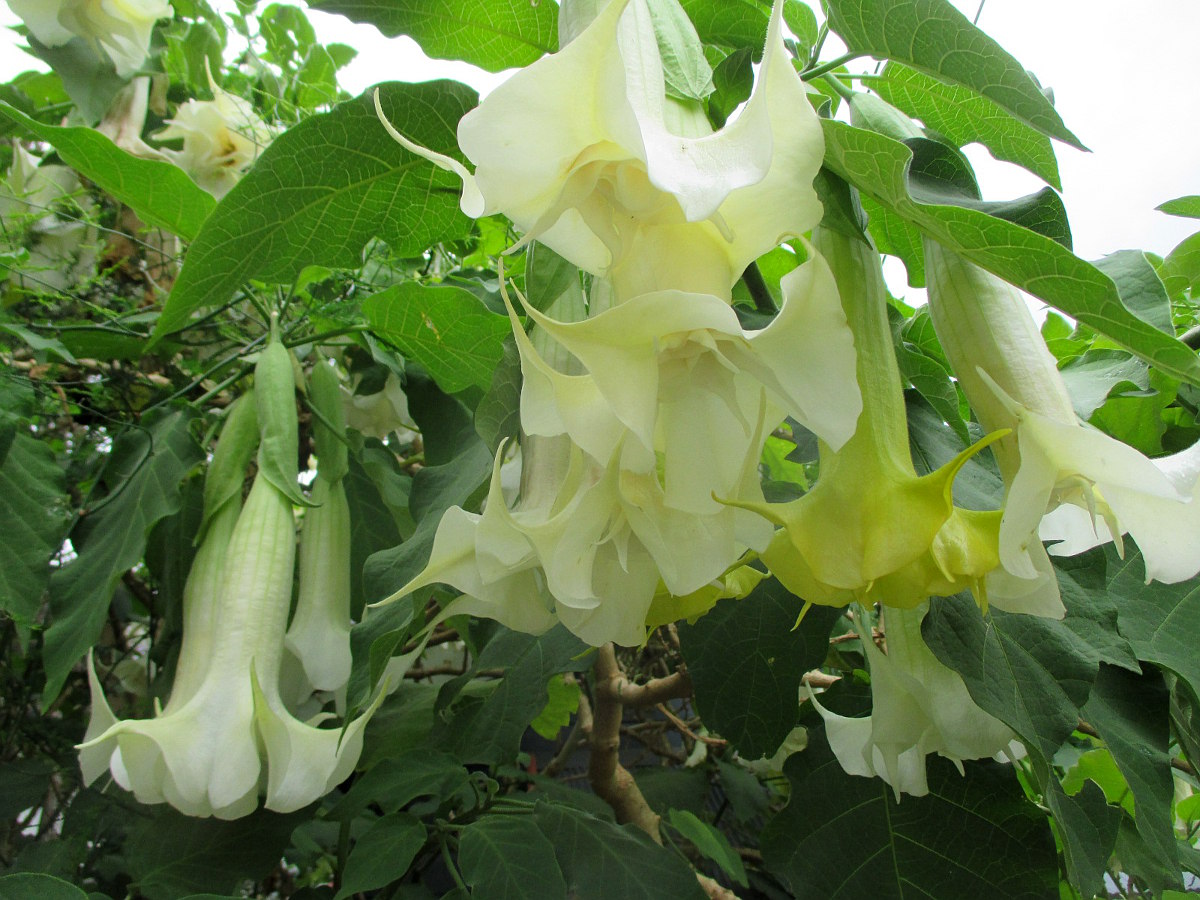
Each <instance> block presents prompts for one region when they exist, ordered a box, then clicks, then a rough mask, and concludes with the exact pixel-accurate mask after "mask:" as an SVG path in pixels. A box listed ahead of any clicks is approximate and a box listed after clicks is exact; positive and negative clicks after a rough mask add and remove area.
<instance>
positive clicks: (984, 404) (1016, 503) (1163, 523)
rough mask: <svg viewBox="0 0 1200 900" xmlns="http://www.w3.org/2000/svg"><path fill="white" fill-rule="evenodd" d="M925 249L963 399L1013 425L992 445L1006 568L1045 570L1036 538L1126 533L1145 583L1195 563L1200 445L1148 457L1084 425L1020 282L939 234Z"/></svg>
mask: <svg viewBox="0 0 1200 900" xmlns="http://www.w3.org/2000/svg"><path fill="white" fill-rule="evenodd" d="M925 258H926V267H927V270H928V271H929V273H930V287H929V309H930V314H931V316H932V318H933V324H934V327H935V329H936V330H937V333H938V337H939V339H940V340H941V343H942V346H943V347H944V348H945V351H946V355H947V357H948V358H949V360H950V362H951V363H952V364H953V366H954V368H955V371H956V373H957V375H958V379H959V383H960V384H961V385H962V388H963V391H964V392H965V393H966V395H967V399H968V400H969V401H970V403H971V406H972V408H973V409H974V410H975V413H976V415H977V416H978V417H979V420H980V422H981V423H983V424H984V426H985V427H987V428H1011V429H1013V434H1012V435H1010V436H1008V437H1006V438H1004V439H1002V440H1001V441H1000V442H999V443H997V445H996V456H997V459H998V460H999V462H1000V467H1001V474H1002V475H1003V476H1004V479H1005V483H1006V484H1007V486H1008V491H1007V498H1006V501H1005V511H1004V518H1003V520H1002V522H1001V526H1000V559H1001V561H1002V563H1003V565H1004V568H1005V570H1006V571H1007V572H1008V573H1010V574H1012V575H1015V576H1017V577H1020V578H1026V579H1033V578H1036V577H1038V576H1039V575H1041V576H1044V573H1045V572H1046V571H1047V570H1048V560H1046V558H1045V550H1044V549H1043V546H1042V543H1041V540H1040V539H1039V537H1044V538H1046V539H1048V540H1054V541H1056V542H1058V543H1057V544H1056V546H1054V547H1052V548H1051V552H1055V553H1064V554H1070V553H1078V552H1081V551H1082V550H1084V549H1087V548H1089V547H1093V546H1096V545H1097V544H1100V543H1103V542H1105V541H1108V540H1116V541H1118V542H1119V540H1120V536H1121V535H1122V534H1125V533H1129V534H1130V535H1132V536H1133V538H1134V540H1136V541H1137V544H1138V548H1139V549H1140V550H1141V551H1142V555H1143V557H1144V558H1145V560H1146V577H1147V580H1150V579H1157V580H1159V581H1164V582H1175V581H1182V580H1184V579H1186V578H1190V577H1192V576H1193V575H1195V574H1196V573H1197V572H1198V571H1200V506H1197V504H1196V502H1195V494H1196V492H1197V490H1198V489H1200V482H1198V481H1197V473H1198V472H1200V450H1198V449H1197V447H1192V448H1190V449H1188V450H1185V451H1183V452H1182V453H1179V454H1176V455H1175V456H1172V457H1166V458H1164V459H1158V460H1151V459H1148V458H1147V457H1145V456H1144V455H1142V454H1141V453H1139V452H1138V451H1137V450H1135V449H1133V448H1132V447H1129V446H1128V445H1126V444H1123V443H1121V442H1120V441H1118V440H1116V439H1114V438H1112V437H1109V436H1108V435H1106V434H1104V433H1103V432H1101V431H1099V430H1097V429H1095V428H1092V427H1091V426H1088V425H1086V424H1084V423H1081V422H1080V421H1079V420H1078V418H1077V417H1076V415H1075V411H1074V408H1073V406H1072V404H1071V398H1070V395H1069V394H1068V392H1067V388H1066V385H1065V383H1064V382H1063V379H1062V376H1061V375H1060V374H1059V372H1058V367H1057V365H1056V363H1055V360H1054V357H1053V356H1052V355H1051V353H1050V351H1049V350H1048V349H1047V348H1046V344H1045V342H1044V341H1043V340H1042V337H1041V335H1040V334H1039V333H1038V330H1037V326H1036V324H1035V323H1034V321H1033V318H1032V316H1031V314H1030V312H1029V308H1028V307H1027V306H1026V304H1025V301H1024V298H1023V297H1022V295H1021V293H1020V291H1018V290H1017V289H1016V288H1014V287H1012V286H1011V285H1009V284H1007V283H1006V282H1004V281H1002V280H1000V279H999V278H996V277H995V276H993V275H991V274H990V273H988V272H986V271H985V270H983V269H981V268H979V267H978V266H975V265H972V264H971V263H969V262H967V261H966V260H965V259H963V258H961V257H960V256H958V255H957V254H955V253H952V252H951V251H949V250H946V249H945V248H943V247H941V246H940V245H939V244H937V243H936V242H933V241H929V240H926V242H925ZM1047 514H1049V515H1047ZM1043 527H1044V531H1043V530H1042V529H1043ZM1118 547H1119V544H1118ZM1050 581H1053V579H1052V578H1051V579H1050ZM1055 599H1056V600H1057V593H1055ZM1060 608H1061V607H1060Z"/></svg>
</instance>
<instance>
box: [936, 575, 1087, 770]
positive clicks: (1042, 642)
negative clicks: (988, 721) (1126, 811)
mask: <svg viewBox="0 0 1200 900" xmlns="http://www.w3.org/2000/svg"><path fill="white" fill-rule="evenodd" d="M921 633H922V634H923V636H924V637H925V641H926V643H927V644H928V645H929V648H930V649H931V650H932V651H933V652H934V655H936V656H937V658H938V659H939V660H941V662H942V663H943V664H945V665H947V666H949V667H950V668H952V669H954V670H955V671H956V672H958V674H959V675H961V676H962V677H963V681H965V682H966V685H967V690H968V691H969V692H970V694H971V699H972V700H974V701H975V702H976V703H977V704H978V705H979V706H980V707H982V708H983V709H984V710H986V711H987V712H989V713H991V714H992V715H993V716H995V717H996V718H997V719H999V720H1000V721H1002V722H1004V723H1005V724H1006V725H1008V726H1009V727H1010V728H1011V729H1012V730H1013V731H1015V732H1016V733H1017V734H1018V735H1020V737H1021V739H1022V740H1024V741H1025V742H1026V743H1027V744H1028V745H1030V747H1031V748H1033V749H1036V750H1037V751H1038V752H1040V753H1041V755H1042V757H1043V758H1044V759H1051V758H1053V756H1054V753H1055V751H1056V750H1058V748H1059V746H1060V745H1061V744H1062V742H1063V741H1064V740H1066V738H1067V736H1068V735H1070V733H1071V732H1072V731H1074V730H1075V726H1076V725H1077V724H1078V722H1079V709H1080V707H1082V706H1083V704H1084V703H1085V702H1086V701H1087V696H1088V691H1089V689H1090V687H1091V683H1092V682H1093V681H1094V680H1095V678H1096V672H1097V669H1098V666H1099V663H1098V662H1097V660H1096V657H1095V654H1094V652H1093V651H1091V649H1090V648H1089V647H1088V646H1087V645H1086V644H1085V643H1084V642H1083V641H1082V640H1081V639H1080V638H1079V637H1078V636H1077V635H1076V634H1075V633H1074V632H1073V631H1071V629H1070V628H1068V627H1067V626H1066V624H1064V623H1063V622H1059V621H1055V620H1053V619H1045V618H1042V617H1040V616H1027V615H1016V614H1011V613H1004V612H1001V611H1000V610H997V609H993V610H991V611H989V612H988V613H987V615H980V614H979V609H978V608H977V607H976V606H975V604H974V603H973V602H972V601H971V600H970V599H968V598H966V597H961V596H960V597H950V598H942V597H934V598H933V599H932V600H931V601H930V607H929V613H928V615H926V616H925V621H924V622H923V623H922V628H921Z"/></svg>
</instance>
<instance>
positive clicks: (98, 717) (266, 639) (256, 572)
mask: <svg viewBox="0 0 1200 900" xmlns="http://www.w3.org/2000/svg"><path fill="white" fill-rule="evenodd" d="M292 379H293V376H292V366H291V360H290V358H289V356H288V353H287V351H286V350H284V348H283V345H282V344H280V343H278V342H277V341H272V343H271V344H270V345H269V346H268V348H267V349H266V350H265V351H264V352H263V354H262V357H261V358H260V360H259V363H258V365H257V367H256V369H255V382H256V388H255V400H256V402H255V405H254V408H255V411H256V412H257V416H258V421H259V423H260V427H261V429H262V430H261V444H260V450H259V474H258V476H257V477H256V478H255V480H254V485H253V487H252V488H251V490H250V494H249V496H248V497H247V499H246V503H245V506H244V508H241V509H240V510H239V508H238V507H239V500H240V491H238V492H236V493H234V494H233V495H232V496H226V495H225V494H224V493H222V492H220V491H215V492H214V494H213V495H212V496H213V497H214V500H215V501H216V502H219V504H220V508H219V509H218V510H217V511H216V512H215V513H214V514H213V515H211V516H209V517H206V519H207V529H206V532H205V535H204V539H203V542H202V544H201V547H200V550H199V551H198V553H197V557H196V561H195V563H194V565H193V568H192V571H191V573H190V574H189V578H188V587H187V589H186V590H185V610H184V618H185V629H186V630H185V636H184V645H183V648H182V650H181V653H180V656H181V659H180V662H179V666H178V673H177V678H176V685H175V689H174V690H173V691H172V696H171V699H170V701H169V702H168V704H167V707H166V708H165V709H163V710H162V711H161V713H160V714H159V715H158V716H156V717H155V718H153V719H145V720H124V721H117V720H116V718H115V716H113V714H112V711H111V710H110V709H109V708H108V706H107V703H106V702H105V701H104V697H103V694H102V693H100V692H99V691H98V689H97V688H98V685H97V683H96V680H95V678H94V676H93V677H92V679H91V684H92V685H93V697H92V703H93V727H91V728H89V730H88V736H87V739H86V740H85V742H84V743H83V744H82V745H81V746H80V750H81V766H82V767H83V768H84V771H85V776H90V777H95V776H97V775H98V774H99V772H101V771H103V763H102V760H103V757H104V754H107V755H108V767H109V768H110V769H111V771H112V774H113V778H114V779H115V780H116V781H117V783H118V784H120V785H121V786H122V787H124V788H126V789H127V790H130V791H132V792H133V794H134V796H135V797H137V798H138V800H139V801H141V802H143V803H161V802H164V801H165V802H167V803H170V804H171V805H172V806H173V807H175V808H176V809H178V810H179V811H180V812H183V813H185V814H187V815H194V816H209V815H214V816H217V817H219V818H236V817H238V816H242V815H246V814H247V813H249V812H251V811H252V810H253V809H254V808H255V807H256V806H257V804H258V795H259V793H260V790H262V789H264V788H265V793H266V806H267V808H269V809H273V810H276V811H278V812H290V811H292V810H296V809H299V808H301V807H303V806H306V805H307V804H309V803H311V802H313V801H314V800H316V799H317V798H318V797H320V796H322V795H323V794H325V793H327V792H328V791H329V790H331V789H332V788H333V787H334V786H336V785H337V784H338V783H339V782H340V781H342V780H343V779H345V778H346V777H347V776H348V775H349V774H350V772H351V771H352V770H353V768H354V765H355V763H356V762H357V760H358V755H359V752H360V751H361V748H362V732H363V729H364V727H365V725H366V722H367V720H368V719H369V717H370V715H371V714H372V712H373V711H374V708H375V707H372V708H371V709H369V710H368V711H367V712H366V713H365V714H363V715H361V716H359V717H358V718H357V719H355V721H353V722H352V723H350V724H349V725H348V726H347V727H346V728H345V729H344V730H342V729H336V728H330V729H323V728H317V727H316V725H317V724H318V723H319V722H320V721H321V718H323V717H318V718H317V719H316V720H314V721H312V722H310V723H305V722H301V721H299V720H297V719H295V718H294V717H293V716H292V714H291V713H290V712H289V711H288V709H287V707H286V706H285V704H284V701H283V698H282V697H281V695H280V666H281V662H282V658H283V653H284V632H285V628H286V625H287V617H288V611H289V608H290V606H291V598H292V579H293V568H294V565H295V555H296V548H295V545H296V535H295V524H294V520H293V514H292V502H291V500H290V499H289V497H288V496H287V494H286V493H285V492H284V491H283V490H282V489H281V488H280V487H278V486H277V485H276V484H274V483H273V480H272V478H270V477H268V475H267V472H268V470H271V471H275V470H277V469H278V466H277V465H272V464H270V463H269V461H268V459H267V458H266V457H265V456H264V454H270V453H278V454H279V458H282V459H291V460H293V461H294V460H295V459H296V445H297V435H296V418H295V413H294V400H293V387H292V383H293V381H292ZM242 415H243V416H244V415H249V413H246V412H243V413H242ZM227 430H228V428H227ZM234 434H235V435H243V437H241V438H235V439H234V440H232V441H230V442H229V443H228V444H225V443H224V442H222V443H220V444H219V445H218V453H217V458H220V457H221V456H222V454H225V457H224V459H222V461H221V462H220V463H218V459H217V458H214V464H213V468H214V469H216V470H218V471H221V470H222V469H232V468H233V465H232V464H231V463H230V462H229V460H230V459H231V458H232V459H233V460H235V461H237V460H244V459H245V458H246V457H247V456H248V453H247V452H246V440H245V438H244V435H245V431H244V430H243V429H241V428H235V430H234ZM276 462H277V460H276ZM293 465H294V463H293ZM210 477H212V472H211V470H210ZM220 480H221V479H219V478H218V481H220ZM207 499H209V498H208V497H207V496H206V500H207ZM230 522H233V524H232V527H230V524H229V523H230ZM189 630H190V633H189ZM381 697H382V695H381ZM377 703H378V701H377ZM104 724H108V727H107V728H106V729H104V730H103V731H102V732H100V733H96V732H97V731H99V727H98V726H99V725H104Z"/></svg>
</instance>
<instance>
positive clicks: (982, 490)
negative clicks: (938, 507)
mask: <svg viewBox="0 0 1200 900" xmlns="http://www.w3.org/2000/svg"><path fill="white" fill-rule="evenodd" d="M906 409H907V413H908V439H909V449H910V450H911V451H912V459H913V465H914V466H916V469H917V474H918V475H928V474H929V473H930V472H936V471H937V470H938V469H940V468H941V467H942V466H944V465H945V464H946V463H948V462H949V461H950V460H952V459H953V458H954V457H955V456H957V455H958V454H959V453H961V452H962V451H963V450H965V449H966V448H967V447H968V446H970V444H971V443H974V442H975V441H977V440H979V439H980V438H982V437H983V432H982V429H980V428H979V426H978V425H976V424H975V423H970V424H968V426H967V435H968V437H969V439H970V440H969V441H968V442H967V443H964V442H963V440H962V438H960V437H959V434H958V430H957V429H952V428H951V427H950V426H949V425H947V424H946V423H945V422H943V421H942V418H941V416H940V415H939V414H938V413H937V412H936V411H935V410H934V409H933V407H932V406H930V405H929V404H928V403H927V402H923V400H922V399H918V398H915V397H913V396H912V395H909V398H908V402H907V404H906ZM953 490H954V503H955V505H957V506H961V507H964V508H965V509H997V508H998V507H1000V506H1002V505H1003V503H1004V482H1003V480H1001V478H1000V473H999V471H997V469H996V464H995V462H994V460H993V459H992V457H991V456H990V455H985V454H983V453H977V454H976V455H974V456H972V457H971V458H970V459H968V460H967V461H966V463H965V464H964V465H963V467H962V468H961V469H959V472H958V475H957V476H956V477H955V479H954V488H953Z"/></svg>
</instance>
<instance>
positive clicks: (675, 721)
mask: <svg viewBox="0 0 1200 900" xmlns="http://www.w3.org/2000/svg"><path fill="white" fill-rule="evenodd" d="M657 709H658V711H659V712H660V713H662V714H663V715H664V716H666V717H667V719H668V720H670V722H671V724H672V725H674V726H675V727H676V728H678V729H679V730H680V731H682V732H683V733H684V734H686V735H687V736H688V737H690V738H691V739H692V740H693V741H699V742H700V743H701V744H708V745H709V746H710V747H727V746H729V741H726V740H724V739H723V738H714V737H705V736H703V735H699V734H696V732H694V731H692V729H690V728H688V725H687V722H685V721H683V719H681V718H679V716H677V715H675V713H673V712H671V710H669V709H667V707H666V706H665V705H664V704H662V703H660V704H658V706H657Z"/></svg>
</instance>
